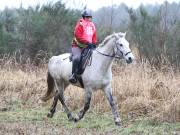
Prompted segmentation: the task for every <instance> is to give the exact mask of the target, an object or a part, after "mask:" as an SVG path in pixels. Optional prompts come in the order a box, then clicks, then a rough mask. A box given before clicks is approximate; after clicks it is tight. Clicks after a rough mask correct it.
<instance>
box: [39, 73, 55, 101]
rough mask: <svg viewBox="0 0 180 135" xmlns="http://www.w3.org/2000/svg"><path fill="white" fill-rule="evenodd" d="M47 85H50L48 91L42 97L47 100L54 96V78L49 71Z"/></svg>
mask: <svg viewBox="0 0 180 135" xmlns="http://www.w3.org/2000/svg"><path fill="white" fill-rule="evenodd" d="M47 85H48V88H47V92H46V94H45V95H44V96H43V97H42V98H41V100H42V101H47V100H49V99H50V98H52V97H53V96H54V79H53V77H52V76H51V74H50V73H49V72H48V74H47Z"/></svg>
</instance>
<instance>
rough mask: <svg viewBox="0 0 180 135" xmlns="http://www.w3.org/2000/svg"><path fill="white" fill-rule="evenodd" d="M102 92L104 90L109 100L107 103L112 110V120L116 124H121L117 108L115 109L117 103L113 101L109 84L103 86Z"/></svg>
mask: <svg viewBox="0 0 180 135" xmlns="http://www.w3.org/2000/svg"><path fill="white" fill-rule="evenodd" d="M104 92H105V95H106V97H107V99H108V101H109V104H110V106H111V110H112V113H113V117H114V122H115V124H116V125H117V126H121V119H120V116H119V113H118V109H117V105H116V104H115V102H114V99H113V97H112V88H111V84H109V85H107V86H106V87H105V88H104Z"/></svg>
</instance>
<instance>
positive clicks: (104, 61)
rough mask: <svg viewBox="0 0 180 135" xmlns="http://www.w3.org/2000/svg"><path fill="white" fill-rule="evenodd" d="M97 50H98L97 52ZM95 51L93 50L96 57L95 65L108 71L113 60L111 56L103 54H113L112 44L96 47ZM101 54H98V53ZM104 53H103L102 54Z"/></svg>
mask: <svg viewBox="0 0 180 135" xmlns="http://www.w3.org/2000/svg"><path fill="white" fill-rule="evenodd" d="M97 51H98V52H97ZM97 51H94V56H95V59H97V60H98V61H97V66H99V67H100V68H101V69H104V71H105V72H106V71H108V70H109V69H111V66H112V62H113V60H114V58H113V57H109V56H105V55H110V56H112V55H113V47H112V46H102V47H98V48H97ZM99 52H100V53H102V54H100V53H99ZM103 54H105V55H103Z"/></svg>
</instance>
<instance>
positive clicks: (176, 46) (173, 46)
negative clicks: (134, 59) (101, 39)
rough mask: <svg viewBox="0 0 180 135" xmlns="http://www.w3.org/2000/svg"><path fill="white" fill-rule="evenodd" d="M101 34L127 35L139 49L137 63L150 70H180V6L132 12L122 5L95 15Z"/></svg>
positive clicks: (139, 9)
mask: <svg viewBox="0 0 180 135" xmlns="http://www.w3.org/2000/svg"><path fill="white" fill-rule="evenodd" d="M95 15H96V17H97V19H96V22H97V25H98V28H99V29H101V32H100V34H101V35H102V36H105V35H106V33H112V32H113V31H127V33H128V36H129V37H128V40H129V41H130V42H131V45H132V46H133V47H136V48H138V50H139V57H140V60H141V61H143V60H144V59H146V60H148V61H149V62H150V64H151V65H152V66H155V67H157V68H161V67H162V66H163V65H168V66H171V67H172V66H173V67H176V68H177V67H179V66H180V3H179V4H177V3H171V4H170V3H168V2H164V3H163V4H162V5H156V6H152V5H147V6H143V5H141V6H140V7H139V8H138V9H132V8H129V7H127V6H126V5H124V4H121V5H119V6H115V5H114V6H113V5H112V6H111V7H108V8H102V9H100V10H99V11H98V12H97V13H96V14H95Z"/></svg>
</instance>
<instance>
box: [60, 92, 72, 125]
mask: <svg viewBox="0 0 180 135" xmlns="http://www.w3.org/2000/svg"><path fill="white" fill-rule="evenodd" d="M63 92H64V91H61V92H60V95H59V100H60V102H61V104H62V106H63V108H64V110H65V112H66V114H67V117H68V119H69V121H75V119H74V118H73V116H72V114H71V112H70V111H69V109H68V107H67V106H66V103H65V101H64V93H63Z"/></svg>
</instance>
